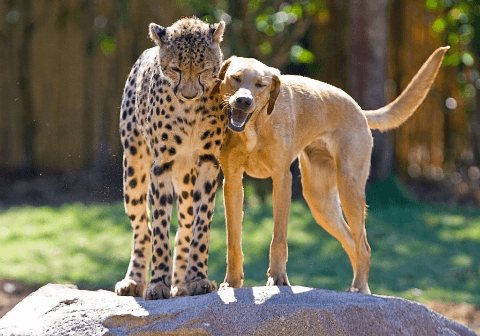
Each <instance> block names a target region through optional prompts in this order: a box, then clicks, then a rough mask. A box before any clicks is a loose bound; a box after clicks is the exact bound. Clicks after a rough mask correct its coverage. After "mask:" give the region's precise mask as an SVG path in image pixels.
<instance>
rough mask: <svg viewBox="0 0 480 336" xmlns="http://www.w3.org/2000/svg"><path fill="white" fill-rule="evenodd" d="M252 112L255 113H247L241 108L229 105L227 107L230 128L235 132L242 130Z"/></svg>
mask: <svg viewBox="0 0 480 336" xmlns="http://www.w3.org/2000/svg"><path fill="white" fill-rule="evenodd" d="M252 114H253V113H245V112H243V111H242V110H240V109H236V108H232V107H231V106H229V107H228V109H227V117H228V128H230V129H231V130H232V131H235V132H242V131H243V130H244V129H245V125H246V124H247V122H248V121H249V120H250V118H251V116H252Z"/></svg>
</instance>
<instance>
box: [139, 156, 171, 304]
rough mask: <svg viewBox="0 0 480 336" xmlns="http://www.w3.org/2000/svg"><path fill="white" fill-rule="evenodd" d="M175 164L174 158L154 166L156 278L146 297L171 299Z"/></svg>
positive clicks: (152, 174) (153, 267)
mask: <svg viewBox="0 0 480 336" xmlns="http://www.w3.org/2000/svg"><path fill="white" fill-rule="evenodd" d="M172 166H173V161H170V162H166V163H161V164H157V163H154V164H153V165H152V172H151V186H150V193H151V195H152V197H151V198H150V202H151V205H152V213H153V221H152V231H153V238H152V239H153V245H152V250H153V252H152V277H151V280H150V284H149V285H148V287H147V289H146V290H145V293H144V298H145V300H158V299H168V298H170V290H171V285H172V275H171V269H172V258H171V250H170V242H169V240H170V238H169V237H170V234H169V232H170V220H171V213H172V205H173V199H174V189H173V183H172Z"/></svg>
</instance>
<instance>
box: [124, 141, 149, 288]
mask: <svg viewBox="0 0 480 336" xmlns="http://www.w3.org/2000/svg"><path fill="white" fill-rule="evenodd" d="M122 140H123V143H124V147H125V152H124V156H123V158H124V160H123V162H124V167H123V168H124V173H123V185H124V205H125V211H126V213H127V215H128V218H129V219H130V222H131V225H132V228H133V248H132V254H131V257H130V263H129V266H128V270H127V274H126V275H125V278H124V279H123V280H122V281H119V282H118V283H117V284H116V285H115V293H116V294H117V295H129V296H142V295H143V291H144V290H145V287H146V285H147V274H148V268H149V265H150V253H151V250H152V248H151V229H150V224H149V217H150V216H149V213H148V201H147V190H148V182H149V174H150V166H151V160H152V159H151V155H150V151H149V150H148V148H147V145H146V144H145V142H144V141H143V139H141V137H140V135H139V133H138V132H132V133H131V134H128V135H125V136H124V137H123V138H122Z"/></svg>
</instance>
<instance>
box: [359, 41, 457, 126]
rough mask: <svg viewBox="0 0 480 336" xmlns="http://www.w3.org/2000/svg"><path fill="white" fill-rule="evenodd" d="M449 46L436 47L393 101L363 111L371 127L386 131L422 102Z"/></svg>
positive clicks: (410, 113) (411, 112)
mask: <svg viewBox="0 0 480 336" xmlns="http://www.w3.org/2000/svg"><path fill="white" fill-rule="evenodd" d="M448 49H450V47H449V46H447V47H441V48H438V49H437V50H435V51H434V52H433V54H432V55H430V57H429V58H428V59H427V61H426V62H425V63H424V64H423V65H422V67H421V68H420V70H419V71H418V72H417V74H416V75H415V77H413V79H412V80H411V82H410V83H409V84H408V86H407V88H406V89H405V90H404V91H403V92H402V93H401V94H400V96H398V97H397V99H395V100H394V101H393V102H391V103H390V104H388V105H387V106H385V107H382V108H380V109H378V110H375V111H364V113H365V116H366V118H367V121H368V126H370V128H371V129H378V130H380V131H387V130H390V129H393V128H396V127H398V126H400V125H401V124H403V123H404V122H405V121H406V120H407V119H408V118H410V116H411V115H412V114H413V112H415V110H416V109H417V107H418V106H420V104H421V103H422V102H423V100H424V99H425V97H426V96H427V94H428V92H429V91H430V86H431V85H432V83H433V81H434V79H435V76H436V75H437V72H438V69H439V68H440V65H441V63H442V59H443V56H444V55H445V53H446V52H447V50H448Z"/></svg>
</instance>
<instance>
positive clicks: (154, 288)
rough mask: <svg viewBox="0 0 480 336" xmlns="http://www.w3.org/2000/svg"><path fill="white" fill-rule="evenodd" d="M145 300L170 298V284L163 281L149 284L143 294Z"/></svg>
mask: <svg viewBox="0 0 480 336" xmlns="http://www.w3.org/2000/svg"><path fill="white" fill-rule="evenodd" d="M143 297H144V299H145V300H164V299H169V298H170V286H165V285H164V284H163V283H156V284H152V283H151V284H149V285H148V287H147V289H146V290H145V294H144V295H143Z"/></svg>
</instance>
